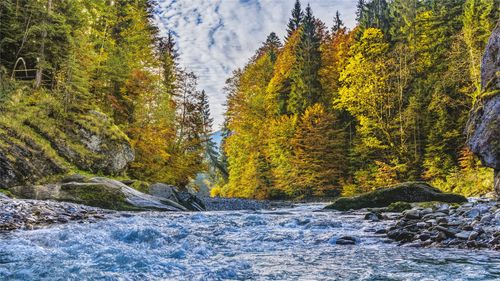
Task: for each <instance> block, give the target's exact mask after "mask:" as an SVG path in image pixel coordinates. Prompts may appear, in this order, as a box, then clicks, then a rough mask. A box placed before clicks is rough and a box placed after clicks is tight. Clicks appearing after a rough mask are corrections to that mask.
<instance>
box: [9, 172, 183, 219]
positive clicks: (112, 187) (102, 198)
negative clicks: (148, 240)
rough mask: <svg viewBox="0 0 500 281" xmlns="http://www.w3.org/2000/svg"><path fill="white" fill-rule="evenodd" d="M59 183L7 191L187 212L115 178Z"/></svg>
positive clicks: (40, 197) (23, 195) (95, 204)
mask: <svg viewBox="0 0 500 281" xmlns="http://www.w3.org/2000/svg"><path fill="white" fill-rule="evenodd" d="M65 180H66V182H60V183H55V184H47V185H26V186H16V187H12V188H10V189H9V192H12V194H14V195H16V196H17V197H20V198H26V199H38V200H56V201H65V202H73V203H79V204H83V205H87V206H93V207H99V208H104V209H111V210H125V211H141V210H161V211H187V209H186V208H185V207H183V206H182V205H180V204H178V203H176V202H173V201H170V200H168V199H164V198H159V197H155V196H151V195H148V194H144V193H141V192H139V191H137V190H135V189H133V188H131V187H129V186H127V185H125V184H123V183H121V182H119V181H117V180H113V179H109V178H102V177H96V178H85V182H68V181H67V180H68V178H66V179H65Z"/></svg>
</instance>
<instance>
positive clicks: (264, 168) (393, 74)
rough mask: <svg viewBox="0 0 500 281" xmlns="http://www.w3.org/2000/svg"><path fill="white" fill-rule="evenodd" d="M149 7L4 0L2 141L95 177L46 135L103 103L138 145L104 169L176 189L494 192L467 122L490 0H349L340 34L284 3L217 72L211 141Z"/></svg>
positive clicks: (291, 193) (201, 110)
mask: <svg viewBox="0 0 500 281" xmlns="http://www.w3.org/2000/svg"><path fill="white" fill-rule="evenodd" d="M155 9H158V5H157V3H156V2H155V1H150V0H118V1H113V0H90V1H83V0H74V1H64V0H47V1H30V0H18V1H2V2H1V3H0V18H1V21H0V114H1V117H2V118H0V135H2V134H4V135H11V136H12V135H15V136H14V137H12V138H13V140H9V142H7V141H6V140H5V143H4V141H2V140H0V148H7V150H8V149H9V148H11V147H13V145H14V144H15V143H18V142H19V139H21V140H25V139H30V140H34V142H37V143H38V144H39V145H40V146H42V149H41V150H42V153H44V154H45V155H46V156H47V155H48V156H50V157H48V158H50V159H52V160H53V161H52V160H51V161H52V162H58V161H59V162H62V163H66V162H71V163H67V165H66V166H68V167H69V168H68V167H65V169H66V168H68V169H69V171H67V170H65V171H66V173H69V172H83V173H85V172H90V173H93V174H102V173H104V174H107V173H106V171H105V169H104V170H103V169H92V168H87V167H88V166H89V165H88V162H91V160H88V159H86V158H85V157H83V156H84V155H85V153H84V152H81V151H82V149H81V148H80V146H78V145H74V147H71V153H73V154H75V153H76V154H77V155H79V156H81V157H82V158H85V159H83V160H74V159H73V158H72V157H73V156H71V155H72V154H71V153H69V155H70V156H69V158H71V159H69V160H68V159H59V158H60V157H58V156H57V155H55V154H57V153H56V152H54V151H53V150H54V149H53V148H54V147H56V148H58V149H57V150H58V152H60V151H61V150H62V151H63V152H64V153H63V154H64V155H67V154H68V153H66V152H67V150H68V149H65V148H64V147H63V145H61V144H58V143H57V141H52V142H51V143H49V144H47V141H46V140H44V139H49V140H50V139H52V140H54V139H63V141H64V140H67V139H68V138H67V137H66V135H65V134H64V132H66V133H67V134H69V133H68V132H72V131H75V130H76V129H75V128H79V127H80V126H82V127H85V126H87V125H85V123H86V122H87V123H92V124H94V123H99V122H98V121H96V120H95V118H96V117H95V116H101V115H99V114H103V115H102V116H104V117H102V118H105V119H106V118H110V120H111V121H110V124H111V125H112V126H111V127H110V128H111V129H107V130H108V132H105V134H107V135H110V136H111V139H122V138H124V139H126V140H127V142H129V143H130V144H131V146H132V148H133V151H134V160H133V161H132V162H131V163H129V164H128V165H127V168H126V171H125V172H122V173H120V174H118V175H114V176H117V177H122V178H123V177H125V178H133V179H138V180H141V181H145V182H164V183H168V184H172V185H176V186H181V187H183V186H187V185H190V184H191V183H192V181H193V179H194V178H196V176H197V175H199V173H202V172H203V173H206V174H208V175H209V177H208V179H209V181H210V182H211V183H210V184H211V185H212V186H213V188H212V192H211V193H212V195H213V196H223V197H242V198H254V199H310V198H317V197H328V198H331V197H335V196H338V195H345V196H349V195H354V194H358V193H362V192H366V191H370V190H373V189H376V188H379V187H383V186H387V185H390V184H395V183H400V182H406V181H415V180H423V181H428V182H430V183H431V184H433V185H434V186H436V187H438V188H440V189H442V190H444V191H449V192H457V193H461V194H464V195H466V196H473V195H480V194H484V193H486V192H488V191H489V190H490V189H491V186H492V181H493V176H492V175H493V171H492V170H491V169H489V168H484V167H482V166H481V164H480V162H479V160H478V159H477V158H476V157H475V156H473V154H472V153H471V152H470V151H469V150H468V149H467V148H466V145H465V141H466V137H467V132H466V131H465V128H466V122H467V117H468V114H469V111H470V109H471V108H472V106H473V105H474V103H475V101H476V99H477V98H478V96H479V95H480V94H481V92H480V62H481V56H482V52H483V50H484V48H485V45H486V43H487V40H488V37H489V35H490V33H491V30H492V29H493V27H494V26H495V24H496V22H497V19H498V18H499V3H498V1H495V0H467V1H463V0H439V1H438V0H425V1H419V0H392V1H387V0H372V1H363V0H360V1H359V2H358V4H357V14H356V17H357V25H356V26H355V27H354V28H352V29H349V28H347V27H346V26H345V25H344V23H343V21H342V18H341V15H340V14H339V12H337V13H332V19H333V24H332V26H331V27H328V26H327V25H326V24H325V23H323V22H321V21H320V20H319V19H317V18H316V17H315V16H314V14H313V11H312V8H311V7H310V6H309V5H307V6H305V7H304V6H303V5H302V3H300V1H296V3H295V7H294V9H293V10H292V13H291V17H290V19H289V23H288V25H287V26H286V30H287V35H286V38H284V39H283V40H282V39H280V38H279V37H278V36H277V35H276V33H271V34H270V35H269V36H268V38H267V40H265V42H264V43H263V44H262V46H261V47H260V48H259V49H258V50H256V52H255V55H254V56H253V57H252V58H250V60H249V61H248V63H247V65H246V66H244V67H243V68H241V69H239V70H236V71H234V73H233V75H232V77H230V78H228V79H227V81H226V87H225V88H224V91H225V93H226V95H227V112H226V115H225V118H226V119H225V123H224V127H223V130H222V135H223V143H222V149H221V150H220V152H219V149H218V148H217V147H216V144H215V143H214V142H213V141H212V140H211V133H212V131H213V128H212V123H213V121H212V120H213V119H212V118H211V116H210V109H209V103H208V94H207V93H205V91H203V90H199V89H198V88H199V87H198V85H197V77H196V74H194V73H192V72H190V71H188V70H186V69H185V68H184V67H182V66H180V65H179V52H178V50H177V47H176V43H175V40H174V36H173V35H172V33H168V32H167V33H166V35H164V36H162V35H161V34H162V33H161V32H160V31H159V29H158V28H157V27H156V26H155V25H154V24H153V20H152V18H153V16H154V14H155V12H157V11H156V10H155ZM283 28H285V27H283ZM255 40H258V39H255ZM187 67H189V66H187ZM96 112H97V113H98V114H97V113H96ZM91 115H92V116H94V117H89V116H91ZM98 118H100V117H98ZM33 120H37V122H33ZM75 120H78V122H75ZM73 123H76V125H68V124H73ZM59 126H66V128H64V130H63V129H61V130H59V131H57V130H55V129H54V128H55V127H57V128H58V127H59ZM92 126H93V125H92ZM92 126H87V127H92ZM94 127H95V126H94ZM56 131H57V133H55V132H56ZM12 132H15V133H12ZM39 140H40V141H39ZM25 143H28V144H29V143H30V142H27V141H25ZM61 147H63V148H64V149H61ZM80 152H81V153H80ZM53 154H54V155H53ZM82 155H83V156H82ZM89 157H90V156H89ZM7 158H8V157H7ZM10 158H12V159H14V158H15V157H13V156H10ZM74 158H77V157H74ZM70 160H71V161H70ZM12 161H13V162H15V161H14V160H12ZM74 162H76V165H73V163H74ZM0 164H1V163H0Z"/></svg>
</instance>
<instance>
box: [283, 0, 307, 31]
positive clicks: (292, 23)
mask: <svg viewBox="0 0 500 281" xmlns="http://www.w3.org/2000/svg"><path fill="white" fill-rule="evenodd" d="M303 17H304V12H303V11H302V7H301V4H300V0H296V1H295V5H294V7H293V10H292V17H291V18H290V20H289V21H288V29H287V33H288V35H287V37H286V38H287V39H288V38H290V36H292V34H293V33H294V32H295V31H297V30H298V29H299V28H300V26H301V25H302V20H303Z"/></svg>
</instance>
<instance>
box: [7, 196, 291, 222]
mask: <svg viewBox="0 0 500 281" xmlns="http://www.w3.org/2000/svg"><path fill="white" fill-rule="evenodd" d="M200 200H201V201H202V202H203V203H204V205H205V206H206V210H207V211H239V210H253V211H256V210H272V209H277V208H291V207H293V204H292V203H290V202H284V201H258V200H247V199H239V198H219V197H217V198H209V197H204V198H200ZM119 213H121V212H116V211H111V210H106V209H101V208H95V207H89V206H85V205H81V204H74V203H69V202H58V201H51V200H24V199H11V198H9V197H7V196H5V195H3V194H1V193H0V231H11V230H16V229H21V230H30V229H35V228H40V227H45V226H48V225H51V224H64V223H69V222H78V223H94V222H97V221H98V220H102V219H108V218H111V217H112V216H113V215H116V214H119ZM123 214H125V213H123Z"/></svg>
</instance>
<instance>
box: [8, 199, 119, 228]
mask: <svg viewBox="0 0 500 281" xmlns="http://www.w3.org/2000/svg"><path fill="white" fill-rule="evenodd" d="M112 213H113V212H112V211H108V210H103V209H99V208H94V207H88V206H84V205H79V204H74V203H66V202H55V201H42V200H18V199H10V198H8V197H6V196H2V195H1V194H0V232H4V231H10V230H16V229H25V230H29V229H34V228H39V227H43V226H47V225H50V224H63V223H68V222H79V223H92V222H96V221H98V220H101V219H105V218H107V217H108V216H109V215H111V214H112Z"/></svg>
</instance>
